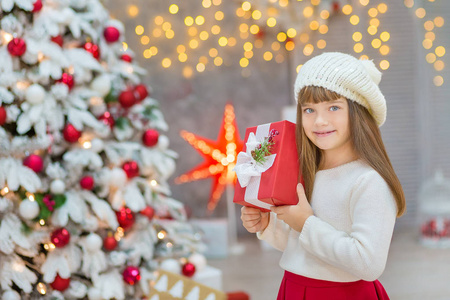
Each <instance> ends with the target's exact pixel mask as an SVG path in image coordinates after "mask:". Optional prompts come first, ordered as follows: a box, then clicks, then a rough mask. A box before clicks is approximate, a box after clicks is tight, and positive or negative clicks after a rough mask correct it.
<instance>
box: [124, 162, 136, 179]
mask: <svg viewBox="0 0 450 300" xmlns="http://www.w3.org/2000/svg"><path fill="white" fill-rule="evenodd" d="M122 169H123V170H124V171H125V173H126V174H127V177H128V178H129V179H131V178H133V177H136V176H139V165H138V164H137V162H135V161H134V160H132V161H127V162H126V163H124V164H123V166H122Z"/></svg>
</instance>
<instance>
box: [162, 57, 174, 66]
mask: <svg viewBox="0 0 450 300" xmlns="http://www.w3.org/2000/svg"><path fill="white" fill-rule="evenodd" d="M171 64H172V61H171V60H170V58H168V57H166V58H164V59H163V60H162V61H161V65H162V66H163V67H164V68H168V67H170V65H171Z"/></svg>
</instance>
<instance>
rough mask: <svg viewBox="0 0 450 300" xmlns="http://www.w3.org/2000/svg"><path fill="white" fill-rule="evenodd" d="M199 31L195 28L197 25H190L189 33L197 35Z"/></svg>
mask: <svg viewBox="0 0 450 300" xmlns="http://www.w3.org/2000/svg"><path fill="white" fill-rule="evenodd" d="M197 32H198V29H197V28H195V27H189V29H188V34H189V35H190V36H196V35H197Z"/></svg>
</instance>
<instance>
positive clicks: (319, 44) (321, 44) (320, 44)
mask: <svg viewBox="0 0 450 300" xmlns="http://www.w3.org/2000/svg"><path fill="white" fill-rule="evenodd" d="M326 46H327V42H326V41H325V40H318V41H317V48H319V49H324V48H325V47H326Z"/></svg>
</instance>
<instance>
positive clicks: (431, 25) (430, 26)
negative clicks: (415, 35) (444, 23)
mask: <svg viewBox="0 0 450 300" xmlns="http://www.w3.org/2000/svg"><path fill="white" fill-rule="evenodd" d="M423 27H424V28H425V30H427V31H431V30H433V29H434V23H433V21H430V20H428V21H426V22H425V23H423Z"/></svg>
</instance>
